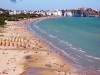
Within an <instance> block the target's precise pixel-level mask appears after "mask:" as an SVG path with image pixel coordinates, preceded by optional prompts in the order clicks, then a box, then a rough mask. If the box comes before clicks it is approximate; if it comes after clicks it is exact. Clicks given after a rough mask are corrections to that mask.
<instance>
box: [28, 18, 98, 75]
mask: <svg viewBox="0 0 100 75" xmlns="http://www.w3.org/2000/svg"><path fill="white" fill-rule="evenodd" d="M29 26H30V30H31V32H32V33H33V34H35V36H37V37H38V38H40V39H42V40H44V42H46V43H47V44H49V46H50V47H52V49H53V50H59V51H62V52H63V53H64V54H65V55H66V56H67V57H68V58H70V59H69V60H67V62H70V63H71V64H72V65H73V66H74V67H76V68H77V69H79V70H80V68H82V69H85V70H84V71H85V72H86V71H87V72H88V71H91V70H93V71H94V72H95V73H96V74H100V18H89V17H85V18H82V17H80V18H76V17H72V18H69V17H67V18H64V17H63V18H53V19H45V20H42V21H41V20H40V21H36V22H32V23H30V25H29ZM80 71H81V70H80Z"/></svg>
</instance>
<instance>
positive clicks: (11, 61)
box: [0, 18, 92, 75]
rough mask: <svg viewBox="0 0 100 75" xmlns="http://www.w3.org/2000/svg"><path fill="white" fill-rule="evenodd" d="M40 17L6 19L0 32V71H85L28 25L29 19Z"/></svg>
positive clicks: (72, 74)
mask: <svg viewBox="0 0 100 75" xmlns="http://www.w3.org/2000/svg"><path fill="white" fill-rule="evenodd" d="M40 19H43V18H39V19H31V20H30V19H28V20H21V21H18V22H14V21H7V25H6V28H4V29H3V31H4V33H0V35H3V36H0V60H1V61H0V75H5V74H7V75H37V74H40V75H86V74H81V73H78V72H77V70H76V69H75V68H74V67H73V66H72V65H71V64H70V63H67V62H66V61H65V60H64V58H63V57H62V56H61V55H60V54H58V53H56V52H52V51H51V50H50V48H49V47H48V46H47V45H46V44H45V43H44V42H43V41H41V40H39V39H38V38H36V37H35V36H34V35H33V34H32V33H31V32H30V31H29V30H28V29H27V27H26V25H27V24H28V23H30V22H33V21H36V20H40ZM28 69H29V70H28ZM31 70H32V71H31ZM88 75H92V74H88Z"/></svg>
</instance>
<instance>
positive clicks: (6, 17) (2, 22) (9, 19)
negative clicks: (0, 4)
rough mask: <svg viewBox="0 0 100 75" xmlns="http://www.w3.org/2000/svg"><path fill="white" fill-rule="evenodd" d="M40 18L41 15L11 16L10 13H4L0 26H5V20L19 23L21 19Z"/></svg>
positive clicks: (22, 14) (0, 16) (1, 16)
mask: <svg viewBox="0 0 100 75" xmlns="http://www.w3.org/2000/svg"><path fill="white" fill-rule="evenodd" d="M38 17H42V15H41V14H30V13H27V14H24V13H21V14H16V15H10V14H9V13H8V12H5V13H2V14H0V25H5V24H6V23H5V20H8V21H19V19H24V18H38Z"/></svg>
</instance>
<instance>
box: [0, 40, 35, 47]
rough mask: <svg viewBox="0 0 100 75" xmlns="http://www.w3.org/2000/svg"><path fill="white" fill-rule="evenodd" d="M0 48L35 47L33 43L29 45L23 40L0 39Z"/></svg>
mask: <svg viewBox="0 0 100 75" xmlns="http://www.w3.org/2000/svg"><path fill="white" fill-rule="evenodd" d="M0 46H22V47H35V43H30V42H28V41H27V40H24V39H23V38H6V39H0Z"/></svg>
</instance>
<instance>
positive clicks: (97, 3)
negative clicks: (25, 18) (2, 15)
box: [0, 0, 100, 10]
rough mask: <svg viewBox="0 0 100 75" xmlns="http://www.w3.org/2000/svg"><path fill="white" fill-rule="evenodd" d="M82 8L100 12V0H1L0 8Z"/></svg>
mask: <svg viewBox="0 0 100 75" xmlns="http://www.w3.org/2000/svg"><path fill="white" fill-rule="evenodd" d="M80 7H86V8H92V9H98V10H100V0H21V1H20V0H17V2H16V3H13V2H11V1H10V0H0V8H4V9H10V10H54V9H75V8H80Z"/></svg>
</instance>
